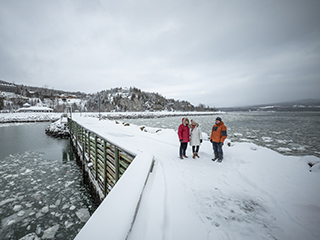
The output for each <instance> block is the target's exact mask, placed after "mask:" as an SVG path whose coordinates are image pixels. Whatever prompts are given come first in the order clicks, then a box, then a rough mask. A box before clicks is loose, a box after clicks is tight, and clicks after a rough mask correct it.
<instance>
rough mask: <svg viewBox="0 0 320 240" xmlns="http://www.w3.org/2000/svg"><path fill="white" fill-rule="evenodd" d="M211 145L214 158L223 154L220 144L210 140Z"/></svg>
mask: <svg viewBox="0 0 320 240" xmlns="http://www.w3.org/2000/svg"><path fill="white" fill-rule="evenodd" d="M212 147H213V152H214V156H215V157H216V158H217V157H222V156H223V152H222V144H220V143H217V142H212Z"/></svg>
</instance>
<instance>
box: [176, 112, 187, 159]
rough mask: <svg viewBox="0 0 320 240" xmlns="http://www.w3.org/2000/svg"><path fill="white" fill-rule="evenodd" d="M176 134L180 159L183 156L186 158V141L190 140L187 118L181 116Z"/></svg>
mask: <svg viewBox="0 0 320 240" xmlns="http://www.w3.org/2000/svg"><path fill="white" fill-rule="evenodd" d="M178 136H179V141H180V159H183V157H185V158H187V155H186V150H187V147H188V142H190V129H189V119H188V118H182V124H180V126H179V129H178Z"/></svg>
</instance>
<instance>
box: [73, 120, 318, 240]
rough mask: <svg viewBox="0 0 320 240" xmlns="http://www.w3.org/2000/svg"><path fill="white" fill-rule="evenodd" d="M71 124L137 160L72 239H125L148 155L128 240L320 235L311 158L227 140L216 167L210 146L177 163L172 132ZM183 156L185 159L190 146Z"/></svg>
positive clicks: (112, 124) (107, 124) (91, 122)
mask: <svg viewBox="0 0 320 240" xmlns="http://www.w3.org/2000/svg"><path fill="white" fill-rule="evenodd" d="M74 119H75V120H76V121H77V122H79V123H80V124H82V125H83V126H85V127H86V128H89V129H91V130H93V131H94V132H96V133H99V135H101V136H103V137H105V138H107V139H109V140H111V141H112V142H114V143H116V144H119V145H120V146H123V147H124V148H126V149H128V150H130V151H132V152H134V153H136V154H137V155H138V156H139V157H138V156H137V159H136V160H134V162H133V164H132V165H131V166H130V167H129V169H128V170H127V171H126V172H125V174H124V175H123V176H122V178H121V180H120V181H119V182H118V183H117V185H116V187H115V188H114V189H113V190H112V191H111V193H110V194H109V195H108V196H107V197H106V199H105V200H104V201H103V203H102V204H101V206H100V207H99V208H98V209H97V210H96V212H95V213H94V214H93V216H92V217H91V219H90V220H89V221H88V223H87V224H86V225H85V226H84V228H83V229H82V230H81V231H80V233H79V234H78V236H77V237H76V239H77V240H82V239H88V238H90V239H91V238H92V239H125V236H127V233H128V232H129V229H130V226H131V223H132V221H133V215H134V210H135V206H136V205H137V200H138V198H139V196H140V194H141V192H142V188H143V182H144V180H145V178H146V171H147V169H148V166H149V162H148V161H150V159H152V158H154V159H155V165H154V169H153V172H152V173H151V174H150V176H149V180H148V183H147V185H146V187H145V189H144V192H143V196H142V199H141V205H140V208H139V211H138V213H137V216H136V221H135V223H134V224H133V228H132V231H131V232H130V234H129V235H128V237H127V239H131V240H135V239H136V240H142V239H146V240H147V239H166V240H167V239H168V240H171V239H172V240H173V239H200V240H201V239H252V240H256V239H296V240H300V239H308V240H309V239H310V240H313V239H314V240H316V239H319V238H320V230H319V226H320V191H319V185H320V174H319V171H318V170H319V165H320V159H319V158H317V157H314V156H305V157H295V156H284V155H282V154H279V153H277V152H275V151H272V150H270V149H268V148H265V147H260V146H257V145H255V144H253V143H246V142H243V143H237V142H230V141H229V140H228V139H227V140H226V144H225V145H224V160H223V162H222V163H221V164H220V163H216V162H212V160H211V158H212V157H213V154H212V146H211V143H210V142H209V141H204V142H203V144H202V145H201V147H200V151H199V155H200V159H192V158H187V159H184V160H180V159H179V158H178V152H179V141H178V137H177V133H176V132H175V131H174V130H171V129H161V131H158V130H159V129H157V130H156V131H155V129H150V131H148V128H143V129H141V127H139V126H135V125H130V126H128V125H127V126H125V125H124V124H119V122H118V124H117V123H116V121H110V120H101V121H99V120H98V119H97V118H90V117H79V116H77V115H76V116H74ZM229 145H230V146H229ZM187 151H188V152H187V153H188V155H189V156H191V148H190V147H188V150H187ZM146 156H147V157H146ZM89 236H90V237H89Z"/></svg>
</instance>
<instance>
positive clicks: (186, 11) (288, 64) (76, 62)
mask: <svg viewBox="0 0 320 240" xmlns="http://www.w3.org/2000/svg"><path fill="white" fill-rule="evenodd" d="M0 79H2V80H5V81H8V82H14V83H17V84H24V85H31V86H38V87H43V86H47V87H49V88H54V89H59V90H67V91H69V90H71V91H81V92H86V93H94V92H97V91H100V90H105V89H110V88H114V87H130V86H132V87H137V88H140V89H141V90H143V91H148V92H158V93H159V94H161V95H163V96H164V97H166V98H174V99H176V100H187V101H189V102H191V103H192V104H194V105H198V104H199V103H203V104H205V105H209V106H211V107H228V106H243V105H253V104H261V103H275V102H281V101H289V100H296V99H304V98H320V97H319V96H320V1H319V0H301V1H295V0H287V1H281V0H268V1H256V0H252V1H251V0H245V1H241V0H234V1H232V0H230V1H228V0H206V1H205V0H203V1H202V0H193V1H190V0H161V1H148V0H144V1H141V0H121V1H117V0H112V1H111V0H109V1H106V0H54V1H53V0H52V1H49V0H47V1H45V0H28V1H26V0H20V1H19V0H0Z"/></svg>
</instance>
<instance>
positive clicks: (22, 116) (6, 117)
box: [0, 111, 224, 123]
mask: <svg viewBox="0 0 320 240" xmlns="http://www.w3.org/2000/svg"><path fill="white" fill-rule="evenodd" d="M79 114H80V115H81V116H83V117H96V118H99V113H97V112H94V113H92V112H84V113H79ZM214 114H220V115H221V114H224V112H166V111H162V112H102V113H101V114H100V117H101V118H102V119H105V118H110V119H121V118H151V117H167V116H185V115H188V116H193V115H197V116H199V115H214ZM61 115H62V113H37V112H26V113H0V123H9V122H34V121H37V122H41V121H54V120H57V119H60V117H61Z"/></svg>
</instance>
